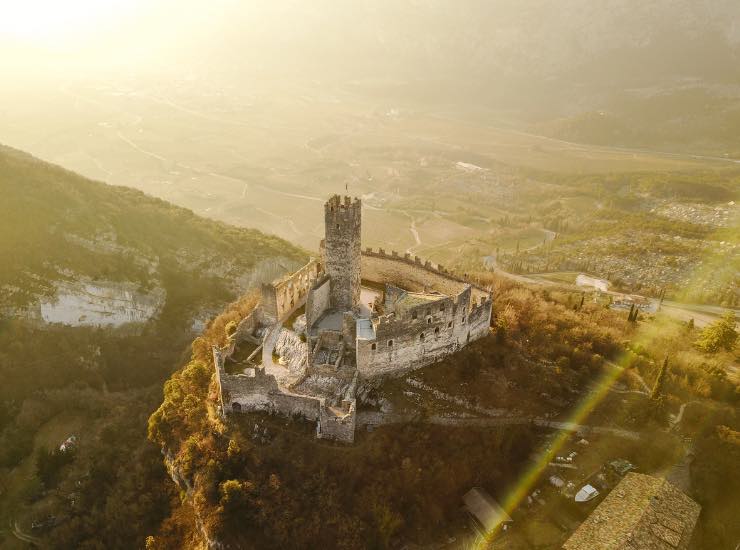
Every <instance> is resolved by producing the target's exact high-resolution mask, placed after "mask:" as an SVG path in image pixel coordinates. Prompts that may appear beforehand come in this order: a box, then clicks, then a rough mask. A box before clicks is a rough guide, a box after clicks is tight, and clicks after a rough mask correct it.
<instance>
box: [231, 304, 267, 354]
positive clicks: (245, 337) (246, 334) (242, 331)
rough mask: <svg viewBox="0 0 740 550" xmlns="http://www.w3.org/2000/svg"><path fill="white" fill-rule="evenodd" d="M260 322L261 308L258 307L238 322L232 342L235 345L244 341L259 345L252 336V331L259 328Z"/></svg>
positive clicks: (256, 339)
mask: <svg viewBox="0 0 740 550" xmlns="http://www.w3.org/2000/svg"><path fill="white" fill-rule="evenodd" d="M261 322H262V307H261V306H259V305H258V306H257V307H255V308H254V309H253V310H252V311H251V312H250V313H249V314H248V315H247V316H246V317H244V318H243V319H242V320H241V321H239V324H238V325H237V327H236V331H235V332H234V341H235V342H236V343H237V344H239V343H241V342H244V341H248V342H252V343H253V344H261V343H262V342H261V341H260V340H259V339H258V338H257V337H255V335H254V331H255V330H257V328H259V326H260V323H261Z"/></svg>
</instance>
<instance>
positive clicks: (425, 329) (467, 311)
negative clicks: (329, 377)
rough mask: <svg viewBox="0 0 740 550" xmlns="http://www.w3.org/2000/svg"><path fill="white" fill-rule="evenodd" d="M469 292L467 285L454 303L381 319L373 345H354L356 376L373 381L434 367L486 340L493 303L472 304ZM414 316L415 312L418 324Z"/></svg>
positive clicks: (444, 302) (437, 303) (435, 304)
mask: <svg viewBox="0 0 740 550" xmlns="http://www.w3.org/2000/svg"><path fill="white" fill-rule="evenodd" d="M472 290H473V289H472V288H471V287H470V286H469V285H468V286H467V287H466V288H465V290H463V291H462V292H461V293H460V294H459V295H458V296H456V297H455V298H454V299H450V298H442V299H440V300H439V301H435V302H431V303H429V304H424V305H421V306H418V307H415V308H411V309H409V310H407V311H402V312H399V313H391V314H387V315H383V316H380V317H379V318H378V319H377V320H376V321H375V323H374V328H375V339H374V340H363V339H358V340H357V342H356V345H357V351H356V360H357V370H358V372H359V373H360V375H361V376H362V377H363V378H372V377H376V376H383V375H398V374H402V373H404V372H408V371H410V370H413V369H417V368H419V367H423V366H426V365H430V364H432V363H436V362H437V361H439V360H441V359H442V358H444V357H445V356H447V355H450V354H451V353H454V352H456V351H457V350H459V349H460V348H462V347H464V346H465V345H466V344H468V343H469V342H472V341H473V340H476V339H478V338H480V337H482V336H485V335H486V334H487V333H488V331H489V326H490V322H491V306H492V301H491V300H490V298H488V297H486V299H484V300H479V301H478V302H477V303H473V301H472V299H471V295H472ZM413 312H417V315H416V319H413ZM422 334H423V339H422ZM391 341H392V345H390V342H391ZM373 346H375V349H373Z"/></svg>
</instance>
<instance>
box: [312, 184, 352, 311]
mask: <svg viewBox="0 0 740 550" xmlns="http://www.w3.org/2000/svg"><path fill="white" fill-rule="evenodd" d="M324 223H325V239H324V243H323V251H322V252H323V255H324V266H325V271H326V274H327V275H329V277H330V278H331V291H330V292H331V306H332V307H333V308H336V309H338V310H340V311H349V310H352V309H354V308H355V307H357V306H358V304H359V303H360V252H361V244H362V243H361V229H362V203H361V202H360V199H357V198H355V199H352V198H351V197H344V200H342V197H340V196H339V195H334V196H333V197H331V198H330V199H329V200H328V201H327V203H326V204H324Z"/></svg>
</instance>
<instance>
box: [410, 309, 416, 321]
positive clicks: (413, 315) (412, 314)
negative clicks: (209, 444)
mask: <svg viewBox="0 0 740 550" xmlns="http://www.w3.org/2000/svg"><path fill="white" fill-rule="evenodd" d="M411 318H412V319H413V320H414V321H416V312H415V311H413V312H412V313H411Z"/></svg>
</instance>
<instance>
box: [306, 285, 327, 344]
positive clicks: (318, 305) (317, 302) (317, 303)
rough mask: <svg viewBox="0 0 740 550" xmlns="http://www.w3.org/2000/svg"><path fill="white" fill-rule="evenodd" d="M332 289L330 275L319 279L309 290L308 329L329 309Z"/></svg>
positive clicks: (307, 305)
mask: <svg viewBox="0 0 740 550" xmlns="http://www.w3.org/2000/svg"><path fill="white" fill-rule="evenodd" d="M330 293H331V287H330V280H329V276H328V275H324V276H323V277H322V278H320V279H318V280H317V281H316V282H315V283H314V284H313V285H312V286H311V288H310V289H309V290H308V296H307V297H306V327H308V329H309V330H310V329H311V327H312V326H313V324H314V323H315V322H316V321H318V320H319V319H320V318H321V316H322V315H323V314H324V312H325V311H326V310H327V309H329V307H330V302H331V296H330Z"/></svg>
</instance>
